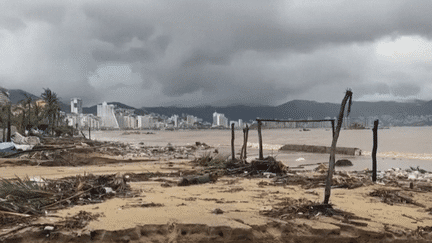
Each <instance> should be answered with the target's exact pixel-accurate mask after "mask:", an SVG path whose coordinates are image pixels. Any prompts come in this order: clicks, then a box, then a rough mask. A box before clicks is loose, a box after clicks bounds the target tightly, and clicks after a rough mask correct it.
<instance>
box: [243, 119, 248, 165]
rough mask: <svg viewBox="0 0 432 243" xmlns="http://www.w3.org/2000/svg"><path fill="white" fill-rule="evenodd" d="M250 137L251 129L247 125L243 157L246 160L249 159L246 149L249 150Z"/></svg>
mask: <svg viewBox="0 0 432 243" xmlns="http://www.w3.org/2000/svg"><path fill="white" fill-rule="evenodd" d="M248 136H249V127H248V125H247V124H246V137H245V142H244V156H243V159H244V160H246V159H247V153H246V149H247V142H248Z"/></svg>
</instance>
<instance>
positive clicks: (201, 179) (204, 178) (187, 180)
mask: <svg viewBox="0 0 432 243" xmlns="http://www.w3.org/2000/svg"><path fill="white" fill-rule="evenodd" d="M215 181H217V175H215V174H211V173H209V174H204V175H200V176H187V177H183V178H182V180H181V181H180V182H179V183H178V186H190V185H196V184H204V183H209V182H215Z"/></svg>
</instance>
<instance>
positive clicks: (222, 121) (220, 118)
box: [213, 112, 228, 127]
mask: <svg viewBox="0 0 432 243" xmlns="http://www.w3.org/2000/svg"><path fill="white" fill-rule="evenodd" d="M213 126H223V127H228V118H226V117H225V115H224V114H221V113H217V112H215V113H213Z"/></svg>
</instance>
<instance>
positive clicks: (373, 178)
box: [372, 120, 379, 182]
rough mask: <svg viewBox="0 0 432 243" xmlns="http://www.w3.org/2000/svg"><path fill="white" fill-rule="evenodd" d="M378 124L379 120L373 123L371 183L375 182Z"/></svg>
mask: <svg viewBox="0 0 432 243" xmlns="http://www.w3.org/2000/svg"><path fill="white" fill-rule="evenodd" d="M378 123H379V120H375V121H374V127H373V129H372V131H373V147H372V181H373V182H375V181H376V179H377V160H376V154H377V149H378Z"/></svg>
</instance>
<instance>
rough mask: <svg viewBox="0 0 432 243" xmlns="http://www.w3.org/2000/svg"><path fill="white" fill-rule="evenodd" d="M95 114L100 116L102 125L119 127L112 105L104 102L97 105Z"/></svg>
mask: <svg viewBox="0 0 432 243" xmlns="http://www.w3.org/2000/svg"><path fill="white" fill-rule="evenodd" d="M97 116H98V117H100V118H101V120H102V126H103V127H109V128H119V124H118V122H117V118H116V116H115V113H114V105H108V104H107V103H106V102H103V103H102V104H101V105H98V106H97Z"/></svg>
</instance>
